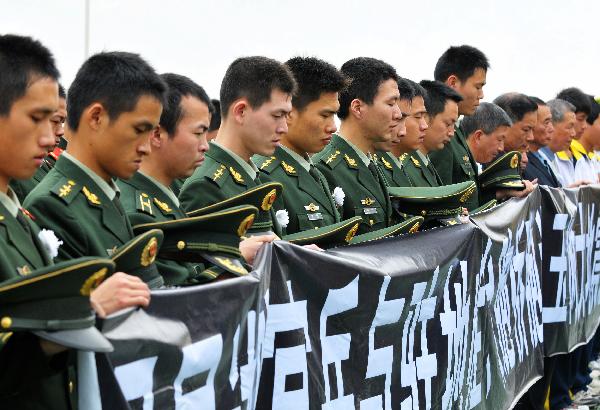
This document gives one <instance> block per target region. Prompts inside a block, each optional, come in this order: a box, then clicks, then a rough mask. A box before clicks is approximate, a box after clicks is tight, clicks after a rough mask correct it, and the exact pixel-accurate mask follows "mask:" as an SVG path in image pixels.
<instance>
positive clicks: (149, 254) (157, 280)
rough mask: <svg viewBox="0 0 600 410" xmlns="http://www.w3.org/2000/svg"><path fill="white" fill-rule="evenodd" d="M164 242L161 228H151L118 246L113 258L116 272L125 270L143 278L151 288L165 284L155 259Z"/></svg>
mask: <svg viewBox="0 0 600 410" xmlns="http://www.w3.org/2000/svg"><path fill="white" fill-rule="evenodd" d="M162 242H163V233H162V231H161V230H160V229H151V230H149V231H147V232H144V233H142V234H141V235H138V236H136V237H135V238H133V239H132V240H130V241H129V242H127V243H126V244H125V245H123V246H121V247H120V248H118V249H117V250H116V251H115V252H114V253H113V254H112V255H111V258H112V260H113V261H114V262H115V265H116V268H115V272H125V273H128V274H130V275H133V276H137V277H138V278H140V279H141V280H143V281H144V282H145V283H146V284H148V287H149V288H150V289H156V288H159V287H161V286H162V285H164V283H165V282H164V280H163V277H162V276H161V275H160V273H159V272H158V269H157V267H156V264H155V263H154V260H155V259H156V255H157V254H158V250H159V249H160V247H161V244H162Z"/></svg>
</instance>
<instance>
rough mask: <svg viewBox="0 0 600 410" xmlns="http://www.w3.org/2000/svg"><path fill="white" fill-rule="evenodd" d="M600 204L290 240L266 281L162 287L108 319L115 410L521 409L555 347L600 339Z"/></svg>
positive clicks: (554, 195)
mask: <svg viewBox="0 0 600 410" xmlns="http://www.w3.org/2000/svg"><path fill="white" fill-rule="evenodd" d="M599 199H600V189H599V188H595V187H594V188H591V187H586V188H582V189H579V190H567V191H565V192H563V191H561V190H554V189H540V190H538V191H535V192H534V193H532V194H531V195H530V196H529V197H528V198H527V199H524V200H518V201H517V200H511V201H508V202H506V203H504V204H502V205H501V206H498V207H496V208H494V209H493V210H491V211H488V212H486V213H483V214H481V215H477V216H474V217H473V218H472V222H471V223H468V224H463V225H457V226H451V227H446V228H439V229H433V230H429V231H425V232H421V233H417V234H414V235H408V236H403V237H399V238H390V239H384V240H380V241H375V242H370V243H366V244H362V245H355V246H348V247H343V248H337V249H334V250H331V251H327V252H315V251H311V250H307V249H305V248H302V247H298V246H295V245H291V244H289V243H286V242H281V241H279V242H275V243H273V244H272V245H269V246H266V247H264V248H263V249H262V251H261V254H260V255H259V258H258V260H257V264H256V265H255V269H256V270H255V272H254V274H253V275H252V276H248V277H244V278H239V279H232V280H227V281H223V282H218V283H215V284H211V285H206V286H198V287H193V288H186V289H177V290H167V291H156V292H153V295H152V303H151V304H150V307H149V308H148V309H145V310H141V309H140V310H136V311H134V312H128V313H125V314H123V315H121V316H118V317H115V318H112V319H110V320H107V321H106V322H105V323H104V326H103V332H104V333H105V335H106V336H107V337H108V338H109V339H110V340H111V341H112V342H113V344H114V346H115V351H114V352H113V353H111V354H110V355H109V356H108V357H105V356H102V357H101V356H98V357H97V366H98V372H99V375H100V379H101V393H102V400H103V407H104V408H107V409H108V408H110V409H120V408H123V409H127V408H132V409H184V408H189V409H196V408H201V409H227V410H229V409H240V410H241V409H255V408H257V409H360V410H370V409H386V410H387V409H400V410H406V409H434V408H435V409H453V410H454V409H472V408H475V409H494V410H497V409H509V408H511V407H512V405H514V403H515V402H516V400H517V399H518V398H519V397H520V396H521V395H522V394H523V393H524V392H525V391H526V390H527V389H528V388H529V386H531V385H532V384H533V383H534V382H535V381H536V380H537V379H538V378H539V377H541V375H542V373H543V356H544V351H545V354H546V355H552V354H558V353H561V352H566V351H569V350H572V349H573V348H574V347H576V346H577V345H578V344H580V343H582V342H585V341H586V340H588V339H589V338H590V337H591V336H592V335H593V334H594V332H595V330H596V327H597V323H598V318H599V317H598V316H599V314H600V311H599V310H598V306H597V304H598V300H599V298H598V294H597V292H598V280H597V273H596V271H597V270H598V268H597V263H596V257H597V256H596V252H595V249H596V248H597V243H598V239H597V236H598V232H597V225H598V224H597V220H598V215H597V213H598V210H597V204H598V203H599V202H598V201H599ZM557 221H558V222H557ZM542 238H543V239H542ZM557 261H558V262H557ZM560 261H565V262H564V263H563V262H560ZM561 263H562V264H561ZM561 269H562V270H561ZM562 312H564V313H562ZM542 319H543V320H542ZM550 319H552V320H550ZM544 340H546V342H545V343H544Z"/></svg>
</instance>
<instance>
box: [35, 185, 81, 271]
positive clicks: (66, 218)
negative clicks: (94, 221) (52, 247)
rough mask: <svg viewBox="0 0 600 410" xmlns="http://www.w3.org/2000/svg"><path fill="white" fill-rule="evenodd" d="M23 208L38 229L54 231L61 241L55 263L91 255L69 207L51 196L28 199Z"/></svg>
mask: <svg viewBox="0 0 600 410" xmlns="http://www.w3.org/2000/svg"><path fill="white" fill-rule="evenodd" d="M25 207H26V208H27V210H29V212H31V213H32V214H33V216H34V217H35V223H36V224H37V225H38V226H39V227H40V228H45V229H50V230H52V231H54V233H55V234H56V236H57V237H58V239H60V240H61V241H63V243H62V245H60V247H59V248H58V256H57V257H56V258H55V260H56V261H57V262H58V261H64V260H69V259H73V258H79V257H82V256H89V255H90V254H91V253H90V252H89V250H88V241H87V238H86V235H85V234H84V232H83V230H82V228H81V224H80V222H79V221H78V220H77V218H75V217H74V216H73V214H72V212H73V210H72V208H71V207H69V206H66V204H64V203H62V202H61V201H60V200H59V199H57V198H54V197H51V196H38V197H35V198H31V199H30V198H28V200H26V201H25Z"/></svg>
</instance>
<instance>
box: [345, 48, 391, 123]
mask: <svg viewBox="0 0 600 410" xmlns="http://www.w3.org/2000/svg"><path fill="white" fill-rule="evenodd" d="M340 71H341V72H342V74H344V75H345V76H346V77H347V78H348V81H349V82H350V83H349V84H348V86H347V87H346V88H344V89H343V90H342V91H341V92H340V96H339V100H340V110H339V112H338V117H339V118H340V119H342V120H343V119H345V118H346V117H348V114H349V113H350V103H351V102H352V100H354V99H359V100H361V101H364V102H365V103H366V104H372V103H373V100H374V98H375V96H376V95H377V91H378V89H379V86H380V85H381V83H383V82H385V81H387V80H390V79H391V80H394V81H396V82H398V74H397V73H396V70H395V69H394V67H392V66H391V65H389V64H388V63H386V62H384V61H381V60H377V59H376V58H371V57H357V58H353V59H352V60H348V61H346V62H345V63H344V64H343V65H342V68H341V70H340Z"/></svg>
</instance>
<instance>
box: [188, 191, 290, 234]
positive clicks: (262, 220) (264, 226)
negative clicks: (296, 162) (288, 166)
mask: <svg viewBox="0 0 600 410" xmlns="http://www.w3.org/2000/svg"><path fill="white" fill-rule="evenodd" d="M282 190H283V185H281V184H280V183H279V182H268V183H266V184H261V185H258V186H256V187H254V188H250V189H248V190H247V191H244V192H242V193H241V194H239V195H235V196H232V197H231V198H227V199H225V200H224V201H221V202H217V203H215V204H211V205H208V206H205V207H204V208H200V209H195V210H193V211H190V212H187V215H188V216H200V215H206V214H209V213H213V212H218V211H222V210H223V209H227V208H231V207H234V206H239V205H251V206H254V207H256V208H258V211H259V212H258V215H257V217H256V220H255V221H254V224H252V228H251V232H265V231H269V230H271V228H272V227H273V222H272V221H271V216H270V214H269V211H270V210H271V206H272V205H273V203H274V202H275V200H276V199H277V198H278V197H279V196H280V195H281V191H282Z"/></svg>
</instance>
